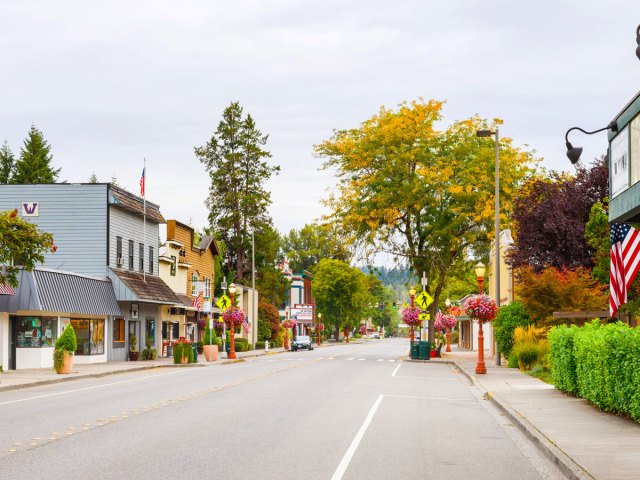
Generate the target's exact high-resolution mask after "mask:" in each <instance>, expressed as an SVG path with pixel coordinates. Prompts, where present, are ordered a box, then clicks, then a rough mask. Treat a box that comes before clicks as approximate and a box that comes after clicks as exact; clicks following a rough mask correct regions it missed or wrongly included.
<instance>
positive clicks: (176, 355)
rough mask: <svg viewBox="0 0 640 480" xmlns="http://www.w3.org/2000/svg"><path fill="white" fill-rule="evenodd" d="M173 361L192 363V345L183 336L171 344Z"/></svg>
mask: <svg viewBox="0 0 640 480" xmlns="http://www.w3.org/2000/svg"><path fill="white" fill-rule="evenodd" d="M173 363H175V364H185V363H193V345H192V344H191V342H190V341H189V340H187V339H186V338H184V337H180V340H178V341H177V342H176V343H174V344H173Z"/></svg>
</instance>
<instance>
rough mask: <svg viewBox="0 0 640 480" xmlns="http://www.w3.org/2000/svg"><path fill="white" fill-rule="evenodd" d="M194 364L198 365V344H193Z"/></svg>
mask: <svg viewBox="0 0 640 480" xmlns="http://www.w3.org/2000/svg"><path fill="white" fill-rule="evenodd" d="M193 363H198V344H197V343H196V342H193Z"/></svg>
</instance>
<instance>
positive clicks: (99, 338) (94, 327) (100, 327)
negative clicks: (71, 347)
mask: <svg viewBox="0 0 640 480" xmlns="http://www.w3.org/2000/svg"><path fill="white" fill-rule="evenodd" d="M71 326H72V327H73V330H74V332H76V340H77V342H78V349H77V350H76V355H102V354H104V320H85V319H77V318H72V319H71Z"/></svg>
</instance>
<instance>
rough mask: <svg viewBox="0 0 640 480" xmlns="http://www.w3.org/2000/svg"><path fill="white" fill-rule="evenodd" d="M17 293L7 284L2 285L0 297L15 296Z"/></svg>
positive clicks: (0, 284) (0, 285) (0, 286)
mask: <svg viewBox="0 0 640 480" xmlns="http://www.w3.org/2000/svg"><path fill="white" fill-rule="evenodd" d="M15 294H16V292H15V290H14V289H13V288H11V287H10V286H9V285H7V284H6V283H0V295H15Z"/></svg>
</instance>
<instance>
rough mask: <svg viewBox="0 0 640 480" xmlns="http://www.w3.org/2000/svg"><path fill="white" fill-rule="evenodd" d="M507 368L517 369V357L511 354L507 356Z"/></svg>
mask: <svg viewBox="0 0 640 480" xmlns="http://www.w3.org/2000/svg"><path fill="white" fill-rule="evenodd" d="M507 367H509V368H518V356H517V355H516V354H515V353H513V352H511V353H510V354H509V358H508V359H507Z"/></svg>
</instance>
